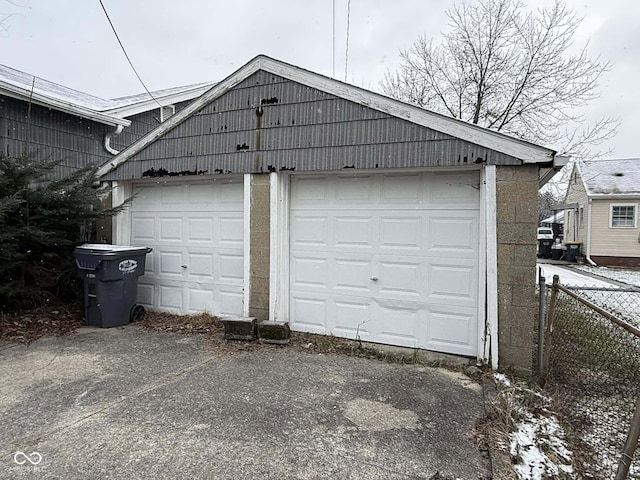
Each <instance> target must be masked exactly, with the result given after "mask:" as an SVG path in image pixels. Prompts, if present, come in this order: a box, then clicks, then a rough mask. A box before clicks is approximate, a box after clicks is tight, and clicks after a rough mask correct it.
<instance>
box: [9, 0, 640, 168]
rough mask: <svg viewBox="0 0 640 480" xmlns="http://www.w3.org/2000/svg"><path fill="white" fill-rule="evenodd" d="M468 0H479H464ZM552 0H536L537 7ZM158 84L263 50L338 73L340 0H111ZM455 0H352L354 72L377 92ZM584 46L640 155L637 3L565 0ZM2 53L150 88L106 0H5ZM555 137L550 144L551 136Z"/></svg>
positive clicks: (60, 75) (62, 76) (116, 86)
mask: <svg viewBox="0 0 640 480" xmlns="http://www.w3.org/2000/svg"><path fill="white" fill-rule="evenodd" d="M348 1H349V0H335V8H336V15H335V19H336V21H335V28H336V35H335V77H336V78H338V79H340V80H344V79H345V51H346V45H347V42H346V32H347V5H348ZM467 1H472V0H467ZM550 1H551V0H529V1H528V4H529V5H530V6H538V5H548V4H550ZM103 2H104V4H105V7H106V8H107V11H108V12H109V15H110V17H111V19H112V21H113V23H114V24H115V27H116V29H117V30H118V33H119V35H120V38H121V40H122V41H123V43H124V45H125V47H126V49H127V51H128V53H129V56H130V57H131V59H132V61H133V63H134V65H135V66H136V68H137V70H138V72H139V73H140V75H141V77H142V79H143V80H144V81H145V83H146V84H147V87H148V88H149V89H150V90H159V89H162V88H168V87H173V86H178V85H186V84H191V83H198V82H205V81H216V80H221V79H223V78H225V77H226V76H228V75H229V74H231V73H233V72H234V71H235V70H236V69H237V68H239V67H241V66H242V65H244V64H245V63H247V62H248V61H249V60H251V59H252V58H253V57H255V56H256V55H258V54H265V55H269V56H271V57H274V58H276V59H279V60H283V61H285V62H288V63H292V64H294V65H297V66H300V67H303V68H306V69H308V70H312V71H314V72H318V73H321V74H324V75H328V76H333V75H334V60H333V59H334V55H333V51H334V49H333V43H334V42H333V23H334V22H333V20H332V18H333V13H332V12H333V0H231V1H229V0H226V1H219V0H179V1H177V0H103ZM453 3H454V0H351V10H350V12H351V13H350V21H349V25H350V28H349V43H348V45H349V49H348V69H347V75H346V79H347V81H348V82H349V83H353V84H355V85H358V86H360V87H364V88H368V89H371V90H375V91H379V82H380V81H381V79H382V78H383V76H384V73H385V71H386V70H387V69H393V68H395V67H396V66H397V64H398V49H399V48H402V47H405V46H408V45H410V44H411V43H412V42H413V40H414V39H415V38H417V37H418V36H419V35H420V34H423V33H425V34H426V35H427V36H429V37H434V38H436V39H437V38H438V37H439V36H440V33H441V32H442V31H444V30H445V29H446V23H447V18H446V16H445V11H446V10H447V8H448V7H450V6H451V5H452V4H453ZM566 3H567V5H568V6H569V7H570V8H572V9H573V10H574V11H575V12H576V13H577V14H578V15H580V16H583V17H584V20H583V23H582V25H581V27H580V30H579V31H578V34H577V37H576V43H577V44H580V45H582V44H584V43H585V42H587V41H589V51H590V52H592V54H593V55H601V56H602V57H603V58H605V59H608V60H611V61H612V62H613V64H614V66H613V70H612V71H611V72H610V73H608V74H606V76H605V77H604V79H603V81H602V84H601V87H602V98H601V99H599V100H597V101H595V102H593V103H592V105H591V107H590V108H589V110H588V111H587V112H586V114H587V116H588V117H589V118H599V117H602V116H613V117H617V118H620V119H621V120H622V125H621V127H620V129H619V134H618V136H617V137H616V138H615V139H614V140H613V141H612V142H611V143H610V144H609V145H607V147H610V146H613V147H615V149H616V150H615V153H614V155H613V156H614V157H616V158H627V157H640V147H637V146H636V143H635V140H636V137H638V129H639V126H640V93H639V88H638V79H640V28H639V27H640V23H639V20H638V19H640V2H639V1H637V0H606V1H604V0H566ZM0 14H4V15H2V16H0V18H4V16H5V15H10V16H9V17H8V18H6V19H5V20H4V21H3V23H2V27H3V31H2V32H1V33H0V63H2V64H5V65H8V66H10V67H13V68H17V69H18V70H22V71H25V72H28V73H31V74H33V75H37V76H39V77H42V78H46V79H47V80H51V81H54V82H57V83H60V84H63V85H66V86H68V87H72V88H75V89H77V90H81V91H84V92H87V93H91V94H94V95H97V96H100V97H104V98H113V97H118V96H124V95H130V94H135V93H140V92H142V91H144V89H143V87H142V86H141V85H140V84H139V82H138V80H137V79H136V77H135V75H134V73H133V72H132V70H131V68H130V67H129V65H128V63H127V61H126V59H125V58H124V56H123V54H122V51H121V50H120V47H119V46H118V44H117V41H116V39H115V37H114V36H113V33H112V31H111V29H110V27H109V24H108V23H107V20H106V18H105V16H104V13H103V11H102V8H101V6H100V3H99V1H98V0H0ZM548 146H549V147H552V148H553V147H554V145H548Z"/></svg>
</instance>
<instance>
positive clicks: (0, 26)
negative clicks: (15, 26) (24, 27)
mask: <svg viewBox="0 0 640 480" xmlns="http://www.w3.org/2000/svg"><path fill="white" fill-rule="evenodd" d="M16 8H18V9H19V8H22V9H27V10H31V7H28V6H26V5H21V4H20V3H18V2H16V1H14V0H4V1H3V2H2V3H0V36H6V35H7V34H8V33H9V26H8V25H9V19H10V18H11V17H15V16H17V15H20V13H18V12H17V11H16Z"/></svg>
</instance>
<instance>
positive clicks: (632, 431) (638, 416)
mask: <svg viewBox="0 0 640 480" xmlns="http://www.w3.org/2000/svg"><path fill="white" fill-rule="evenodd" d="M639 436H640V397H638V400H637V401H636V411H635V413H634V414H633V418H632V419H631V427H630V428H629V434H628V435H627V441H626V443H625V444H624V450H623V452H622V457H621V458H620V463H618V472H617V473H616V478H615V480H625V479H626V478H627V476H628V475H629V469H630V468H631V462H632V461H633V455H634V453H635V452H636V448H637V447H638V437H639Z"/></svg>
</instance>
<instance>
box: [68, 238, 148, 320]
mask: <svg viewBox="0 0 640 480" xmlns="http://www.w3.org/2000/svg"><path fill="white" fill-rule="evenodd" d="M150 251H151V248H148V247H127V246H121V245H106V244H91V243H86V244H84V245H81V246H79V247H76V249H75V250H74V252H73V255H74V257H75V259H76V266H77V267H78V276H79V277H80V278H82V279H83V284H84V285H83V286H84V314H85V320H86V322H87V324H88V325H94V326H97V327H118V326H121V325H126V324H127V323H129V321H131V320H140V319H141V318H142V317H143V316H144V307H142V305H136V296H137V294H138V277H140V276H141V275H143V274H144V266H145V259H146V255H147V253H149V252H150Z"/></svg>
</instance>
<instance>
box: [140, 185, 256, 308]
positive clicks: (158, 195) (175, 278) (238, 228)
mask: <svg viewBox="0 0 640 480" xmlns="http://www.w3.org/2000/svg"><path fill="white" fill-rule="evenodd" d="M132 193H133V195H134V198H133V203H132V206H131V213H130V218H131V243H132V244H133V245H136V246H138V245H140V246H148V247H151V248H153V251H152V253H150V254H149V255H148V256H147V264H146V271H145V274H144V276H143V277H141V278H140V281H139V291H138V300H139V302H140V303H141V304H143V305H145V306H146V307H149V308H153V309H156V310H161V311H168V312H174V313H182V314H189V313H196V312H203V311H206V312H210V313H212V314H218V315H240V314H241V313H242V309H243V279H244V260H243V252H244V250H243V245H244V242H243V183H242V181H241V179H240V180H237V181H235V180H233V179H209V180H204V181H203V180H200V181H173V182H172V181H163V182H161V183H157V182H154V183H149V182H146V183H136V184H134V185H133V189H132Z"/></svg>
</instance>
